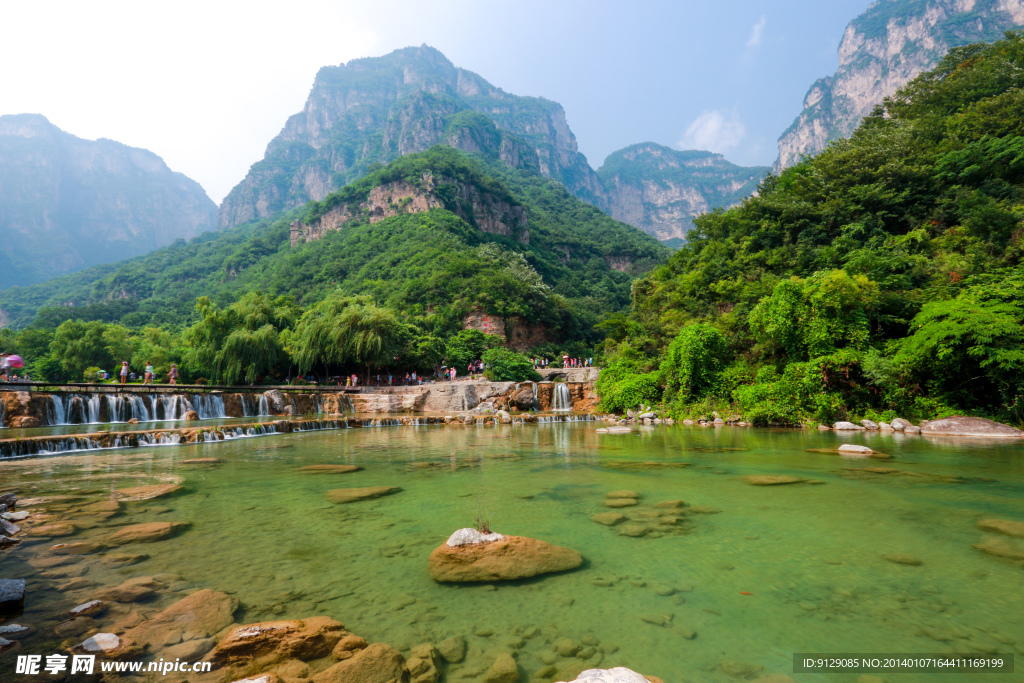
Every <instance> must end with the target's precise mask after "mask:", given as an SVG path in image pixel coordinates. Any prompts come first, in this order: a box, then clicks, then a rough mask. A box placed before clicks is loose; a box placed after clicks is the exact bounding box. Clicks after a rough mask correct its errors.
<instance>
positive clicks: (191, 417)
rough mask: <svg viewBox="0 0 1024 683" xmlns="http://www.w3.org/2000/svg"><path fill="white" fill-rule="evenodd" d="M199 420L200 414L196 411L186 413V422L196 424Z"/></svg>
mask: <svg viewBox="0 0 1024 683" xmlns="http://www.w3.org/2000/svg"><path fill="white" fill-rule="evenodd" d="M198 419H199V413H197V412H196V411H194V410H190V411H188V412H187V413H185V422H195V421H197V420H198Z"/></svg>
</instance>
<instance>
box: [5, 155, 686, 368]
mask: <svg viewBox="0 0 1024 683" xmlns="http://www.w3.org/2000/svg"><path fill="white" fill-rule="evenodd" d="M425 177H431V178H439V179H444V182H443V183H441V184H440V185H438V186H435V187H434V188H433V189H434V191H436V192H437V193H438V194H440V195H441V196H442V197H448V196H451V200H450V202H449V200H447V199H446V200H445V202H446V208H434V209H431V210H429V211H424V212H421V213H409V214H406V213H399V214H398V215H395V216H392V217H390V218H386V219H384V220H378V221H377V222H371V220H370V218H369V216H366V215H360V216H358V217H357V218H356V219H355V220H353V221H352V222H350V223H348V224H346V225H345V226H344V227H343V229H340V230H335V231H330V232H327V233H326V234H325V235H324V236H323V237H322V238H321V239H319V240H316V241H311V242H309V243H300V244H297V245H296V246H294V247H293V246H291V244H290V232H289V224H290V223H291V222H292V221H293V220H295V219H296V218H299V217H305V218H307V219H308V220H315V218H316V217H318V216H319V215H322V214H323V212H325V211H328V210H330V208H332V207H334V206H338V205H339V204H351V203H353V202H354V203H356V204H358V203H359V202H361V201H364V200H365V199H366V197H367V196H368V195H369V193H370V191H371V190H372V189H373V188H374V187H377V186H380V185H383V184H386V183H391V182H395V181H397V180H404V181H406V182H409V183H412V184H417V183H421V182H423V179H424V178H425ZM460 187H462V188H465V187H472V188H474V189H475V190H476V191H478V192H480V193H483V194H484V195H486V196H487V197H489V198H491V199H494V200H496V201H500V202H501V203H503V205H505V206H516V207H522V209H523V210H524V213H525V215H526V219H527V226H528V227H527V229H528V231H529V239H528V244H527V243H525V242H526V241H527V240H526V239H518V238H517V237H516V236H515V235H513V236H509V237H506V236H503V235H497V234H490V233H486V232H484V231H482V230H481V229H479V227H477V225H476V220H477V218H481V219H482V218H483V216H475V214H473V213H472V211H471V210H470V211H469V212H467V210H466V207H465V206H456V204H457V203H458V201H459V199H458V192H456V190H457V189H458V188H460ZM449 191H450V195H449V194H446V192H449ZM449 208H450V209H451V210H449ZM460 215H462V216H465V218H462V217H460ZM467 221H468V222H467ZM519 237H522V238H525V235H522V236H519ZM667 253H668V251H667V249H665V248H664V247H662V246H660V245H659V244H658V243H657V242H656V241H655V240H654V239H653V238H650V237H648V236H647V235H644V234H643V233H641V232H639V231H638V230H636V229H634V228H632V227H630V226H627V225H624V224H622V223H619V222H617V221H614V220H612V219H611V218H609V217H608V216H606V215H604V214H603V213H601V212H600V211H598V210H597V209H594V208H593V207H590V206H588V205H586V204H584V203H583V202H581V201H580V200H578V199H576V198H575V197H573V196H572V195H570V194H569V193H568V192H567V191H566V190H565V189H564V187H562V186H561V185H560V184H558V183H557V182H554V181H550V180H547V179H544V178H543V177H541V176H539V175H537V174H531V173H529V172H526V171H516V170H513V169H511V168H509V167H507V166H505V165H503V164H501V163H498V162H495V161H494V160H493V159H490V158H487V157H485V156H481V155H478V156H475V157H474V156H470V155H467V154H465V153H462V152H459V151H457V150H454V149H452V148H447V147H435V148H432V149H430V150H428V151H427V152H423V153H420V154H416V155H409V156H406V157H403V158H402V159H400V160H398V161H396V162H395V163H393V164H391V165H390V166H387V167H383V168H380V169H378V170H376V171H374V172H372V173H371V174H370V175H369V176H368V177H367V178H365V179H363V180H361V181H359V182H357V183H355V184H353V185H352V186H349V187H346V188H343V189H342V190H341V191H339V193H337V194H336V195H332V196H329V197H327V198H326V199H325V200H324V201H323V202H319V203H313V204H310V205H309V206H308V207H305V208H303V209H301V210H296V211H295V212H292V213H290V214H287V215H285V216H283V217H282V218H280V219H278V220H276V221H262V222H257V223H253V224H249V225H246V226H241V227H239V228H234V229H230V230H226V231H223V232H220V233H207V234H204V235H202V236H201V237H199V238H197V239H195V240H192V241H191V242H188V243H185V242H178V243H175V244H174V245H172V246H170V247H167V248H164V249H161V250H158V251H156V252H153V253H152V254H149V255H147V256H145V257H141V258H137V259H133V260H131V261H127V262H124V263H122V264H121V265H120V266H119V267H117V268H114V269H97V270H94V271H91V272H89V273H80V274H76V275H72V276H67V277H64V278H58V279H56V280H53V281H51V282H48V283H44V284H41V285H36V286H34V287H28V288H16V289H13V290H9V291H6V292H2V293H0V313H2V314H3V315H5V316H7V318H9V319H13V322H14V323H15V324H14V325H12V326H14V327H20V326H22V325H25V324H27V323H28V322H29V321H30V320H31V321H32V322H31V325H30V326H29V327H27V329H26V330H23V331H22V332H19V333H17V334H16V335H15V334H14V333H13V332H10V331H4V332H2V333H0V345H2V346H3V347H4V348H5V350H20V349H22V341H21V340H22V338H23V337H24V338H25V339H28V338H29V337H31V338H32V339H38V337H39V335H40V334H43V335H50V336H51V337H54V335H55V333H56V331H59V330H60V329H62V328H64V326H65V325H70V326H72V327H73V329H74V335H77V336H68V335H63V336H62V335H57V336H55V337H54V341H55V343H56V344H57V345H56V346H54V347H52V348H51V346H50V340H47V342H46V344H41V343H35V342H33V343H32V344H30V345H29V346H31V348H30V349H26V353H25V354H23V355H25V356H26V358H27V359H29V360H31V361H33V362H34V365H33V367H32V370H33V372H32V373H31V374H33V375H35V376H36V377H40V378H44V377H45V378H47V379H81V378H82V376H83V373H84V371H85V369H87V368H90V367H92V368H101V369H108V368H110V367H111V366H113V365H114V364H115V363H116V364H118V365H119V364H120V361H121V360H122V359H127V360H130V361H131V362H132V367H133V368H135V369H139V368H140V367H141V365H140V362H137V359H136V358H135V354H136V353H143V351H142V350H140V349H145V353H143V355H147V354H148V355H150V356H155V357H156V359H159V360H155V359H153V358H146V359H138V360H139V361H141V363H144V362H145V360H154V362H159V363H166V364H169V363H170V362H172V361H173V362H178V363H181V364H182V376H183V377H193V378H197V377H204V378H207V379H212V380H217V381H225V382H242V381H254V380H256V379H258V378H260V377H276V376H281V377H288V376H291V375H293V374H294V373H296V372H300V373H307V372H313V373H318V374H329V373H330V372H336V371H338V370H340V369H341V368H346V369H348V370H358V371H360V372H363V371H366V372H369V370H370V369H371V368H374V367H391V368H403V367H404V368H407V369H417V370H420V371H421V372H422V371H428V372H430V371H432V370H433V369H434V367H435V366H437V365H439V364H442V363H444V362H445V361H446V359H447V361H448V362H451V363H453V364H454V365H455V366H456V367H458V368H459V371H460V372H464V369H465V367H466V365H467V364H468V362H469V361H471V360H479V359H480V358H481V356H482V354H483V352H484V351H485V350H486V348H489V347H490V346H493V343H492V344H489V345H487V346H480V347H479V348H477V346H478V345H473V344H470V345H469V346H468V347H465V345H463V347H461V348H457V347H459V344H460V343H462V342H463V341H467V339H464V338H463V337H464V336H465V334H466V333H468V332H469V331H467V332H466V333H460V331H461V330H462V327H463V324H464V318H465V317H466V316H467V315H469V314H471V313H481V312H483V313H487V314H489V315H492V316H499V317H501V318H504V319H505V320H507V321H508V322H509V326H510V327H512V326H515V325H517V324H519V325H527V326H537V327H539V328H543V330H544V336H545V337H546V338H547V339H549V340H553V341H552V342H549V343H548V344H547V347H546V352H545V353H546V355H548V356H549V357H550V356H555V355H558V354H560V352H572V353H573V354H574V355H592V353H593V348H594V346H595V344H598V343H599V342H600V341H601V333H600V332H599V331H597V330H595V325H596V324H597V323H598V322H600V320H601V319H602V318H603V317H604V316H605V315H606V314H607V313H608V312H609V311H622V310H624V309H625V308H626V307H627V306H628V304H629V288H630V284H631V281H632V279H633V277H635V276H636V275H638V274H640V273H642V272H644V271H645V270H648V269H649V268H651V267H653V265H655V264H657V263H659V262H661V261H662V260H663V259H664V257H665V255H666V254H667ZM623 260H625V262H628V263H631V264H632V265H631V267H630V268H629V269H628V271H627V272H620V271H618V270H615V269H613V268H612V267H611V266H610V265H609V263H610V262H615V263H616V264H620V263H622V262H623ZM69 302H71V303H72V304H73V305H67V304H68V303H69ZM197 302H198V303H197ZM35 311H38V314H35ZM33 315H35V318H34V320H33V318H32V316H33ZM83 326H86V327H83ZM80 328H81V329H80ZM112 329H116V330H119V331H120V332H118V334H120V335H121V338H122V343H121V344H120V346H118V347H116V349H115V347H113V346H111V343H110V342H109V341H107V339H106V337H105V336H104V335H105V334H106V333H107V331H108V330H112ZM480 334H482V333H480ZM65 337H67V338H68V340H69V341H67V342H65ZM83 339H88V340H89V341H88V342H85V341H82V340H83ZM124 340H128V341H124ZM161 344H162V346H161ZM79 347H87V348H88V349H89V351H88V353H86V352H85V351H81V352H80V351H79ZM183 349H184V350H185V351H183ZM588 351H589V352H588ZM54 359H55V361H54ZM54 362H55V363H56V364H54ZM57 368H59V372H58V371H57ZM162 372H166V367H164V368H162Z"/></svg>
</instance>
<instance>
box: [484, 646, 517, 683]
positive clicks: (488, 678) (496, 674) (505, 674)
mask: <svg viewBox="0 0 1024 683" xmlns="http://www.w3.org/2000/svg"><path fill="white" fill-rule="evenodd" d="M484 683H519V667H518V666H517V665H516V660H514V659H512V655H510V654H509V653H507V652H503V653H501V654H500V655H498V658H497V659H495V660H494V664H492V665H491V668H490V669H488V670H487V673H486V674H484Z"/></svg>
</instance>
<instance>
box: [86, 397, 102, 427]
mask: <svg viewBox="0 0 1024 683" xmlns="http://www.w3.org/2000/svg"><path fill="white" fill-rule="evenodd" d="M102 399H103V397H102V396H100V395H99V394H89V402H88V403H86V408H88V409H89V419H88V423H89V424H98V423H99V421H100V403H101V401H102Z"/></svg>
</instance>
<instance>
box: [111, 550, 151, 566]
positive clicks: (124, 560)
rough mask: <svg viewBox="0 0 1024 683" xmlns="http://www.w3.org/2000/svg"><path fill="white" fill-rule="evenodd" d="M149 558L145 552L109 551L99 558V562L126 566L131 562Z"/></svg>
mask: <svg viewBox="0 0 1024 683" xmlns="http://www.w3.org/2000/svg"><path fill="white" fill-rule="evenodd" d="M148 559H149V555H146V554H145V553H109V554H107V555H104V556H103V557H102V558H101V562H103V563H104V564H113V565H120V566H122V567H127V566H130V565H133V564H138V563H139V562H143V561H145V560H148Z"/></svg>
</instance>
